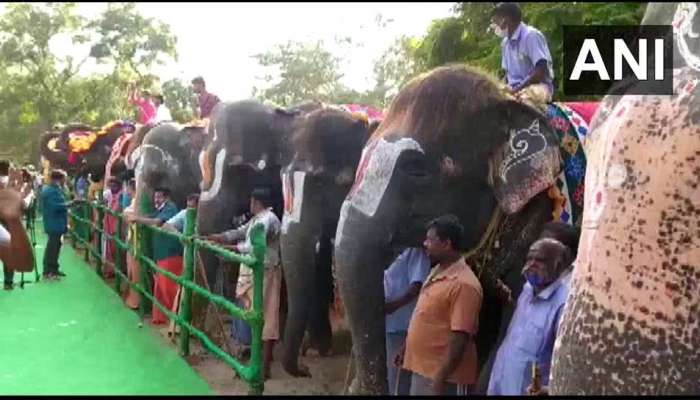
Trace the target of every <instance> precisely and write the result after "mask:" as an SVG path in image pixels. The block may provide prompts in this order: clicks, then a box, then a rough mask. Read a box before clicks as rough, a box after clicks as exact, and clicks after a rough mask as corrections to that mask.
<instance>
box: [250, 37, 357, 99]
mask: <svg viewBox="0 0 700 400" xmlns="http://www.w3.org/2000/svg"><path fill="white" fill-rule="evenodd" d="M253 58H255V59H256V60H257V61H258V63H259V64H260V65H262V66H263V67H267V68H268V71H269V70H272V73H269V72H268V73H267V74H266V75H265V76H264V77H262V80H263V82H265V83H266V85H267V87H266V88H264V89H261V88H258V87H254V88H253V96H254V97H257V98H259V99H264V100H268V101H272V102H274V103H277V104H279V105H282V106H291V105H293V104H296V103H299V102H303V101H307V100H318V101H324V102H330V101H332V99H333V96H334V94H336V93H339V92H341V91H342V90H343V89H344V88H343V86H342V84H341V82H340V79H341V78H342V77H343V75H342V74H341V73H340V72H339V63H340V59H339V58H338V57H336V56H334V55H333V54H331V52H330V51H328V50H326V48H325V47H324V45H323V41H317V42H315V43H301V42H293V41H289V42H287V43H285V44H282V45H278V46H276V47H275V48H274V49H273V50H271V51H268V52H266V53H261V54H256V55H254V56H253Z"/></svg>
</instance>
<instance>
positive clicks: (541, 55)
mask: <svg viewBox="0 0 700 400" xmlns="http://www.w3.org/2000/svg"><path fill="white" fill-rule="evenodd" d="M491 22H492V23H491V28H492V29H493V31H494V32H495V33H496V35H498V36H499V37H501V38H503V40H502V42H501V67H502V69H503V70H504V71H505V76H506V81H507V83H508V86H509V88H510V92H511V93H512V94H513V95H515V96H516V97H519V98H521V99H525V98H526V99H528V100H532V101H533V102H538V103H547V102H550V101H551V100H552V94H553V93H554V87H553V85H552V80H553V79H554V71H553V69H552V56H551V54H550V53H549V47H548V46H547V39H546V38H545V37H544V35H543V34H542V32H540V31H539V30H537V29H536V28H534V27H532V26H529V25H526V24H525V23H524V22H522V11H521V10H520V6H518V4H517V3H499V4H498V5H497V6H496V8H495V10H494V12H493V17H492V19H491Z"/></svg>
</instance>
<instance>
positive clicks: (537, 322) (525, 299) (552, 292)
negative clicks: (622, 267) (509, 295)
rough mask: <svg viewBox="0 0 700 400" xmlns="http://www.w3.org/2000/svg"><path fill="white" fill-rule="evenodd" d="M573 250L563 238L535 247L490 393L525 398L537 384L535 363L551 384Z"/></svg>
mask: <svg viewBox="0 0 700 400" xmlns="http://www.w3.org/2000/svg"><path fill="white" fill-rule="evenodd" d="M571 261H572V255H571V251H570V250H569V248H568V247H567V246H565V245H564V244H562V243H561V242H559V241H558V240H555V239H551V238H545V239H539V240H538V241H536V242H535V243H533V244H532V246H530V250H529V252H528V254H527V259H526V262H525V267H524V268H523V274H524V275H525V278H526V280H527V282H526V283H525V286H524V287H523V290H522V292H521V293H520V297H519V298H518V305H517V307H516V309H515V313H514V314H513V318H512V319H511V321H510V326H509V327H508V332H507V333H506V337H505V339H504V340H503V343H502V344H501V346H500V347H499V349H498V353H497V354H496V361H495V362H494V364H493V369H492V370H491V378H490V380H489V386H488V392H487V394H488V395H489V396H490V395H509V396H510V395H512V396H520V395H525V394H527V392H528V387H529V386H530V385H531V383H532V373H531V371H532V367H533V363H536V365H537V367H538V368H539V370H540V375H541V384H542V385H545V386H546V385H547V383H548V381H549V370H550V363H551V359H552V351H553V346H554V340H555V338H556V333H557V328H558V327H559V318H560V316H561V313H562V310H563V308H564V304H565V302H566V297H567V295H568V293H569V282H570V280H571V268H570V265H571Z"/></svg>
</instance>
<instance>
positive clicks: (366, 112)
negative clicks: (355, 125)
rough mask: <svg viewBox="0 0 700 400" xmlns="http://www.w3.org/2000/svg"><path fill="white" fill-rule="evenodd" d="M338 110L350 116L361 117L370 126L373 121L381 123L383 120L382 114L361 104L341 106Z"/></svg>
mask: <svg viewBox="0 0 700 400" xmlns="http://www.w3.org/2000/svg"><path fill="white" fill-rule="evenodd" d="M340 108H342V109H343V110H345V111H347V112H349V113H351V114H359V115H363V116H364V117H365V118H367V122H368V123H370V124H371V123H372V122H374V121H381V120H383V119H384V113H382V112H381V111H379V110H377V109H376V108H374V107H371V106H364V105H362V104H341V105H340Z"/></svg>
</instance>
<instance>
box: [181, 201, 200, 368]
mask: <svg viewBox="0 0 700 400" xmlns="http://www.w3.org/2000/svg"><path fill="white" fill-rule="evenodd" d="M196 221H197V209H195V208H188V209H187V211H186V214H185V229H184V234H185V237H186V238H188V239H192V237H193V236H194V232H195V229H194V228H195V223H196ZM194 266H195V258H194V241H192V240H190V241H188V242H187V243H186V244H185V257H184V270H183V271H182V277H183V279H185V280H187V281H190V282H192V281H194ZM182 291H183V294H182V303H181V304H182V307H181V308H180V316H181V317H182V319H184V320H185V321H186V322H187V323H188V324H189V323H191V322H192V308H191V307H192V304H191V303H192V289H190V288H188V287H183V288H182ZM180 332H181V333H180V354H181V355H183V356H188V355H189V354H190V331H189V330H188V329H186V328H183V329H182V330H181V331H180Z"/></svg>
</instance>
